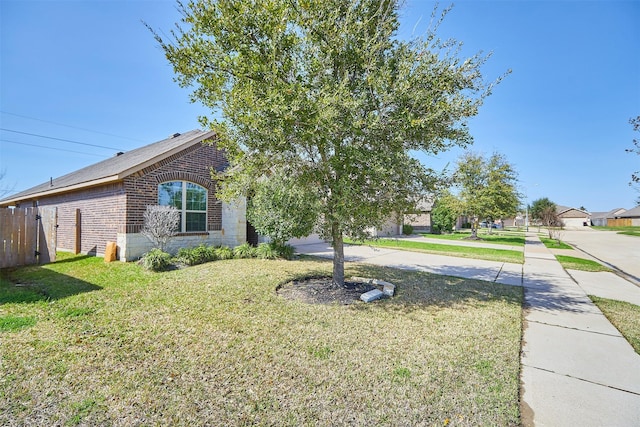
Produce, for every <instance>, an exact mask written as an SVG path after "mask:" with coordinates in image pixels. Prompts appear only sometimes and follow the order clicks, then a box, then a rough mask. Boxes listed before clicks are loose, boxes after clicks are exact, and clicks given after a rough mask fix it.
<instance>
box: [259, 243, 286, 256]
mask: <svg viewBox="0 0 640 427" xmlns="http://www.w3.org/2000/svg"><path fill="white" fill-rule="evenodd" d="M294 252H295V249H294V248H293V246H291V245H286V244H278V243H273V242H271V243H260V244H259V245H258V247H257V248H256V256H257V257H258V258H260V259H278V258H284V259H291V258H293V254H294Z"/></svg>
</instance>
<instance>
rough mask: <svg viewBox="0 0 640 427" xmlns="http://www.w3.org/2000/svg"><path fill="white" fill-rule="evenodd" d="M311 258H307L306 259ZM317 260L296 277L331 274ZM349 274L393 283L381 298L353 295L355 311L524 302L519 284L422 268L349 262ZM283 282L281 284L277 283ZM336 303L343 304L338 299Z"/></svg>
mask: <svg viewBox="0 0 640 427" xmlns="http://www.w3.org/2000/svg"><path fill="white" fill-rule="evenodd" d="M311 260H312V259H310V258H307V259H306V261H311ZM316 262H318V263H322V265H323V266H325V268H321V266H320V265H319V266H318V268H317V269H313V270H312V271H308V272H306V274H304V275H298V276H297V277H296V278H295V279H300V278H302V277H306V278H309V277H321V276H323V277H330V276H331V270H330V269H327V268H326V267H330V261H327V260H321V259H316ZM351 277H363V278H369V279H379V280H383V281H386V282H391V283H393V284H394V285H396V294H395V295H394V296H393V297H390V298H389V297H385V298H384V299H383V300H381V301H376V302H374V303H369V304H365V303H360V302H359V297H358V298H355V299H356V300H355V301H353V302H356V304H350V307H351V308H353V309H356V310H367V309H369V308H370V307H372V306H376V307H378V306H379V307H382V308H383V309H385V310H389V311H398V312H412V311H416V310H423V309H425V308H427V307H452V306H455V305H459V304H466V305H474V304H484V303H486V302H491V301H496V300H501V301H506V302H507V303H509V304H516V305H518V306H522V301H523V290H522V288H521V287H517V286H509V285H503V284H499V283H492V282H487V281H483V280H476V279H464V278H460V277H453V276H446V275H440V274H434V273H429V272H425V271H415V270H403V269H397V268H393V267H383V266H376V265H371V264H361V263H351V262H350V263H347V264H346V265H345V280H346V281H349V280H350V278H351ZM282 285H283V284H280V286H282ZM316 291H317V290H316ZM320 299H324V298H320ZM323 303H326V301H325V302H323ZM335 303H336V304H340V305H342V303H341V302H340V301H336V302H335Z"/></svg>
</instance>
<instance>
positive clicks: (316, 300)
mask: <svg viewBox="0 0 640 427" xmlns="http://www.w3.org/2000/svg"><path fill="white" fill-rule="evenodd" d="M373 289H376V286H375V285H373V284H371V283H362V282H356V281H353V280H345V282H344V286H339V285H336V284H334V283H333V279H332V278H331V277H307V278H302V279H297V280H293V281H291V282H288V283H285V284H283V285H281V286H280V287H278V289H277V290H276V292H277V293H278V295H280V296H281V297H283V298H286V299H288V300H293V301H301V302H304V303H307V304H341V305H349V304H353V303H355V302H358V301H360V295H362V294H363V293H365V292H369V291H371V290H373Z"/></svg>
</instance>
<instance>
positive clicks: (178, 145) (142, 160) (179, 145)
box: [0, 130, 215, 206]
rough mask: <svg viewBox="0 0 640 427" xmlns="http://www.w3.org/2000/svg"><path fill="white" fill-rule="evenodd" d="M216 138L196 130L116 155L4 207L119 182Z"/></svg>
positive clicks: (9, 201)
mask: <svg viewBox="0 0 640 427" xmlns="http://www.w3.org/2000/svg"><path fill="white" fill-rule="evenodd" d="M214 136H215V132H213V131H201V130H192V131H189V132H186V133H183V134H176V135H174V136H171V137H169V138H167V139H163V140H162V141H158V142H154V143H152V144H149V145H145V146H143V147H140V148H136V149H134V150H131V151H127V152H126V153H122V154H119V155H116V156H114V157H111V158H109V159H106V160H103V161H101V162H98V163H95V164H93V165H90V166H87V167H85V168H82V169H79V170H77V171H75V172H71V173H69V174H67V175H63V176H61V177H58V178H53V179H51V180H50V181H48V182H45V183H42V184H40V185H36V186H35V187H32V188H29V189H27V190H24V191H21V192H19V193H16V194H14V195H12V196H9V197H7V198H5V199H3V200H0V205H4V206H8V205H11V204H13V203H15V202H17V201H20V200H24V199H32V198H36V197H40V196H45V195H52V194H58V193H63V192H66V191H71V190H76V189H80V188H87V187H92V186H96V185H100V184H105V183H108V182H115V181H119V180H122V179H123V178H125V177H127V176H129V175H132V174H134V173H136V172H138V171H140V170H142V169H144V168H145V167H148V166H150V165H152V164H154V163H157V162H159V161H161V160H163V159H165V158H167V157H169V156H172V155H173V154H175V153H178V152H180V151H182V150H184V149H185V148H188V147H190V146H193V145H195V144H199V143H201V142H202V141H204V140H207V139H211V138H213V137H214Z"/></svg>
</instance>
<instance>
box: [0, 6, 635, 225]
mask: <svg viewBox="0 0 640 427" xmlns="http://www.w3.org/2000/svg"><path fill="white" fill-rule="evenodd" d="M434 5H435V3H434V2H432V1H418V0H407V1H406V4H405V6H404V8H403V9H402V10H401V26H400V30H399V33H398V37H399V38H405V39H406V38H410V37H416V36H422V35H424V34H425V33H426V31H427V29H428V28H429V26H430V18H431V12H432V9H433V7H434ZM446 6H448V3H446V2H442V3H441V4H440V9H439V10H442V8H443V7H446ZM179 19H180V14H179V12H178V10H177V9H176V4H175V2H174V1H161V0H145V1H143V0H129V1H125V0H107V1H94V0H84V1H81V0H77V1H56V0H49V1H31V0H19V1H14V0H0V173H3V174H4V175H3V178H2V179H1V180H0V194H2V193H5V196H8V195H10V194H12V193H15V192H18V191H22V190H25V189H27V188H30V187H32V186H35V185H37V184H40V183H43V182H46V181H48V180H49V178H50V177H53V178H55V177H58V176H62V175H64V174H67V173H69V172H73V171H75V170H77V169H80V168H82V167H85V166H88V165H90V164H93V163H96V162H98V161H101V160H104V159H106V158H109V157H111V156H113V155H114V154H115V153H116V152H118V151H128V150H131V149H134V148H137V147H140V146H143V145H146V144H148V143H151V142H155V141H158V140H161V139H164V138H166V137H168V136H170V135H172V134H174V133H176V132H186V131H188V130H192V129H197V128H200V127H201V126H200V124H199V123H198V120H197V118H198V116H199V115H207V114H211V112H210V111H208V110H207V109H205V108H204V107H203V106H201V105H199V104H193V103H191V102H190V99H189V95H190V90H189V89H188V88H180V87H179V86H178V84H177V83H175V81H174V73H173V69H172V68H171V66H170V65H169V63H168V62H167V60H166V59H165V57H164V54H163V52H162V51H161V49H160V48H159V46H158V44H157V42H156V41H155V40H154V39H153V36H152V34H151V33H150V31H149V30H148V29H147V28H146V27H145V26H144V23H143V22H146V23H148V24H149V25H150V26H151V27H153V28H154V29H155V30H157V31H159V32H161V33H168V32H169V31H170V30H171V29H172V28H173V27H174V24H175V23H176V22H178V21H179ZM638 22H640V0H633V1H615V0H612V1H609V0H606V1H605V0H601V1H569V0H566V1H542V0H536V1H515V0H512V1H508V0H503V1H482V0H475V1H456V2H455V5H454V7H453V9H452V10H451V11H450V12H449V13H448V15H447V16H446V17H445V19H444V21H443V23H442V25H441V26H440V27H439V28H438V30H437V34H438V36H439V37H441V38H443V39H449V38H453V39H456V40H458V41H460V42H462V43H463V45H462V48H461V51H460V55H461V57H470V56H473V55H475V54H477V53H479V52H482V53H483V54H489V53H490V54H491V56H490V57H489V59H488V60H487V62H486V64H485V65H484V66H483V68H482V72H483V76H484V79H485V80H486V81H487V82H491V81H494V80H496V79H497V78H499V77H500V76H502V75H503V74H504V73H505V72H507V71H508V70H511V73H509V74H508V75H507V76H506V77H505V79H504V80H503V81H502V82H501V83H500V84H498V85H497V86H496V87H495V89H494V90H493V94H492V95H491V96H490V97H488V98H487V99H486V100H485V103H484V105H483V106H482V107H481V108H480V111H479V114H478V116H476V117H474V118H472V119H471V120H470V121H469V127H470V130H471V134H472V135H473V137H474V140H475V142H474V144H473V146H471V147H469V148H468V149H470V150H472V151H474V152H475V153H479V154H484V155H486V156H489V155H491V154H492V153H494V152H497V153H500V154H503V155H504V156H505V157H506V159H507V161H509V162H510V163H511V164H513V165H514V167H515V169H516V170H517V171H518V174H519V179H520V183H519V189H520V191H521V193H522V194H523V196H524V197H523V198H524V200H525V201H526V202H529V203H531V202H532V201H533V200H536V199H539V198H542V197H548V198H549V199H551V200H552V201H553V202H555V203H556V204H558V205H563V206H570V207H576V208H580V207H585V208H586V209H587V210H589V211H592V212H597V211H608V210H611V209H614V208H619V207H624V208H627V209H629V208H632V207H633V206H635V201H636V199H637V198H638V197H640V193H639V192H638V191H637V190H635V189H633V188H631V187H630V186H629V185H628V183H629V181H630V179H631V174H632V173H633V172H634V171H637V170H640V156H638V155H636V154H631V153H626V152H625V149H628V148H632V147H633V139H634V138H640V134H638V132H634V131H633V128H632V126H631V125H630V124H629V119H630V118H632V117H636V116H639V115H640V25H638V24H637V23H638ZM462 152H463V150H462V149H460V148H455V149H452V150H450V151H449V152H447V153H443V154H440V155H438V156H437V157H432V156H426V155H422V154H420V155H419V156H418V157H419V158H420V160H421V161H422V162H423V163H424V164H425V165H426V166H428V167H432V168H434V169H442V168H445V167H447V168H448V169H449V170H451V169H452V168H453V166H454V165H455V162H456V160H457V159H458V158H459V156H460V155H461V154H462Z"/></svg>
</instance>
